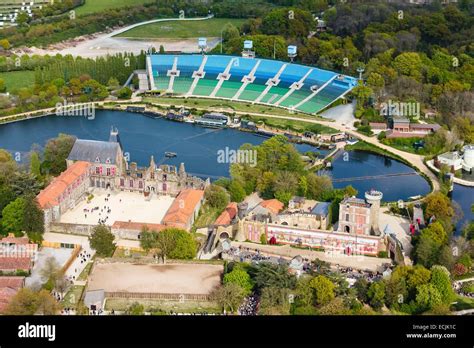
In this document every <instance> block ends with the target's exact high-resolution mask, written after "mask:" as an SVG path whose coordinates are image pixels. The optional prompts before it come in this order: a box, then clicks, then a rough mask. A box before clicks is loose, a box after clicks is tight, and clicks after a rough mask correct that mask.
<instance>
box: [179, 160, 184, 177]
mask: <svg viewBox="0 0 474 348" xmlns="http://www.w3.org/2000/svg"><path fill="white" fill-rule="evenodd" d="M178 174H179V175H180V176H184V175H186V170H185V169H184V163H183V162H181V164H180V165H179V171H178Z"/></svg>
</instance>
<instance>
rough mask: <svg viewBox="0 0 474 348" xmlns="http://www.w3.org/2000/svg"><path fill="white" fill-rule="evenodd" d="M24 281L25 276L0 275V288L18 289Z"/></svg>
mask: <svg viewBox="0 0 474 348" xmlns="http://www.w3.org/2000/svg"><path fill="white" fill-rule="evenodd" d="M24 283H25V277H0V288H13V289H20V288H22V287H23V284H24Z"/></svg>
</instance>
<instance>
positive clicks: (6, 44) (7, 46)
mask: <svg viewBox="0 0 474 348" xmlns="http://www.w3.org/2000/svg"><path fill="white" fill-rule="evenodd" d="M0 47H2V48H3V49H4V50H5V51H7V50H9V49H10V47H11V45H10V42H9V41H8V40H7V39H2V40H0Z"/></svg>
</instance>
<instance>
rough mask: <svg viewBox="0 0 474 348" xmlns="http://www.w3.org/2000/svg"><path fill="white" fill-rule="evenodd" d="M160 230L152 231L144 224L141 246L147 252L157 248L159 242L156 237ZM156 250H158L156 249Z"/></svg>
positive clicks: (141, 233)
mask: <svg viewBox="0 0 474 348" xmlns="http://www.w3.org/2000/svg"><path fill="white" fill-rule="evenodd" d="M157 236H158V232H156V231H150V230H149V228H148V227H147V226H143V228H142V230H141V232H140V247H141V248H142V249H143V250H145V251H146V252H149V251H152V250H154V249H156V247H157V243H156V239H157ZM155 252H156V250H155Z"/></svg>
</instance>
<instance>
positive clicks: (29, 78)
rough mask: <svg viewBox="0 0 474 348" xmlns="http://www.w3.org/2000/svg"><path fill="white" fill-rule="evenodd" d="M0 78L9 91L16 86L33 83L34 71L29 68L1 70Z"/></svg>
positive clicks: (26, 85)
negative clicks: (23, 69)
mask: <svg viewBox="0 0 474 348" xmlns="http://www.w3.org/2000/svg"><path fill="white" fill-rule="evenodd" d="M0 78H2V79H3V80H4V81H5V86H7V92H11V91H13V90H15V89H18V88H23V87H30V86H32V85H33V84H34V83H35V72H34V71H29V70H26V71H10V72H2V74H1V76H0Z"/></svg>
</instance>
